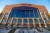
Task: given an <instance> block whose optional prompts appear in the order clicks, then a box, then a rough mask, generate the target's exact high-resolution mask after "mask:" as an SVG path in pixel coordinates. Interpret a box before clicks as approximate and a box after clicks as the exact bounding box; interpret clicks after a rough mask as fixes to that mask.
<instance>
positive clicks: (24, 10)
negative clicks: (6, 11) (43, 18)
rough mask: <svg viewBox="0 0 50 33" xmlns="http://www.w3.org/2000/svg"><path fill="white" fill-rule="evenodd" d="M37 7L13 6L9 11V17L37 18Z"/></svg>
mask: <svg viewBox="0 0 50 33" xmlns="http://www.w3.org/2000/svg"><path fill="white" fill-rule="evenodd" d="M37 10H38V8H32V7H27V6H23V7H14V8H13V9H12V11H11V13H10V17H13V18H16V17H18V18H34V17H35V18H39V11H37Z"/></svg>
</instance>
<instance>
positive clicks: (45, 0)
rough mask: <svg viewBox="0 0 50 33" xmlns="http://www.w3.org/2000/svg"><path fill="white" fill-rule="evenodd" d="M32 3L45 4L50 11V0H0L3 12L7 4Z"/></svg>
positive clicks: (0, 10)
mask: <svg viewBox="0 0 50 33" xmlns="http://www.w3.org/2000/svg"><path fill="white" fill-rule="evenodd" d="M23 2H24V3H30V4H37V5H44V6H45V7H46V9H47V10H48V12H49V13H50V0H0V12H2V10H3V8H4V7H5V5H10V4H18V3H23Z"/></svg>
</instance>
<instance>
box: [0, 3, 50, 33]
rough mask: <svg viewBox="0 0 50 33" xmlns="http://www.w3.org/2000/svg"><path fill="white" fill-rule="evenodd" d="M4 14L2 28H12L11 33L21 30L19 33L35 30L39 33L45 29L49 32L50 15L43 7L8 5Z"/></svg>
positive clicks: (0, 21) (0, 22) (0, 24)
mask: <svg viewBox="0 0 50 33" xmlns="http://www.w3.org/2000/svg"><path fill="white" fill-rule="evenodd" d="M2 13H3V15H2V17H1V19H0V28H8V27H11V29H12V30H10V31H9V32H16V30H18V29H21V30H20V32H19V33H30V32H32V31H34V29H37V31H39V30H40V29H42V28H44V29H46V30H47V29H48V28H49V26H50V15H49V14H48V11H47V9H46V8H45V6H43V5H35V4H27V3H22V4H13V5H6V6H5V7H4V9H3V10H2ZM38 28H39V29H38ZM25 30H26V31H25ZM31 30H32V31H31ZM37 31H36V32H35V31H34V33H37ZM40 31H43V30H40ZM44 31H45V30H44ZM16 33H17V32H16ZM32 33H33V32H32Z"/></svg>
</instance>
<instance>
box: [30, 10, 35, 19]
mask: <svg viewBox="0 0 50 33" xmlns="http://www.w3.org/2000/svg"><path fill="white" fill-rule="evenodd" d="M30 17H33V18H34V13H33V10H30Z"/></svg>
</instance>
